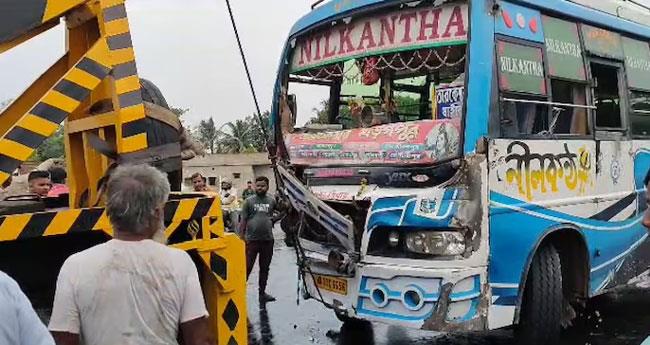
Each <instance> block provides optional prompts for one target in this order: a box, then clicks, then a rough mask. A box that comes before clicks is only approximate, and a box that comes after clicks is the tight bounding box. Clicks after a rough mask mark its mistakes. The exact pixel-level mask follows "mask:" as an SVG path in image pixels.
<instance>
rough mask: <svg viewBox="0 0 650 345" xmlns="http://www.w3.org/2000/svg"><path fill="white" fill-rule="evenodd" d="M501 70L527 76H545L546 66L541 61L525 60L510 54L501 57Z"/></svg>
mask: <svg viewBox="0 0 650 345" xmlns="http://www.w3.org/2000/svg"><path fill="white" fill-rule="evenodd" d="M500 62H501V71H503V72H510V73H516V74H522V75H526V76H535V77H540V78H543V77H544V67H543V66H542V63H541V62H539V61H533V60H524V59H518V58H513V57H508V56H502V57H501V58H500Z"/></svg>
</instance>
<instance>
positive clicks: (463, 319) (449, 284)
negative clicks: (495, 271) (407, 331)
mask: <svg viewBox="0 0 650 345" xmlns="http://www.w3.org/2000/svg"><path fill="white" fill-rule="evenodd" d="M332 280H334V281H335V282H334V283H333V282H332ZM341 280H345V282H346V285H347V289H346V291H342V289H340V288H334V289H333V288H331V287H332V286H335V287H336V286H338V287H340V286H341ZM305 283H306V284H305V285H306V288H307V291H306V292H307V294H308V295H309V296H311V297H314V298H321V296H322V299H323V302H325V303H326V304H327V305H329V306H330V307H332V308H333V309H335V311H336V313H337V314H339V315H343V316H346V317H350V318H358V319H365V320H369V321H379V322H384V323H390V324H399V325H402V326H406V327H411V328H418V329H426V330H431V331H440V332H450V331H475V330H485V329H487V315H488V307H489V289H488V288H487V268H486V267H472V268H445V269H441V268H412V267H404V266H396V265H383V264H359V265H358V266H357V270H356V274H355V276H354V277H350V278H341V277H327V276H324V275H315V276H314V277H313V278H312V277H311V276H309V275H306V276H305ZM316 285H318V286H319V288H318V290H317V289H316ZM319 292H320V293H319Z"/></svg>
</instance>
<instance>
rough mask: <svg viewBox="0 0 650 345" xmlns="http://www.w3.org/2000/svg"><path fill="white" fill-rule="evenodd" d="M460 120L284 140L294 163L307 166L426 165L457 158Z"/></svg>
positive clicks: (392, 126)
mask: <svg viewBox="0 0 650 345" xmlns="http://www.w3.org/2000/svg"><path fill="white" fill-rule="evenodd" d="M459 140H460V119H458V118H456V119H450V120H423V121H413V122H401V123H392V124H387V125H380V126H375V127H371V128H358V129H350V130H344V131H337V132H324V133H294V134H289V135H287V136H286V137H285V144H286V148H287V150H288V151H289V156H290V157H291V163H293V164H298V165H307V166H326V165H339V164H341V165H350V164H357V165H358V164H370V163H372V164H425V163H434V162H437V161H439V160H442V159H445V158H451V157H452V156H454V155H457V154H458V150H459Z"/></svg>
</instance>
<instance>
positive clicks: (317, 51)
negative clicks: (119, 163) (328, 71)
mask: <svg viewBox="0 0 650 345" xmlns="http://www.w3.org/2000/svg"><path fill="white" fill-rule="evenodd" d="M321 38H323V36H321V35H318V36H316V39H315V40H316V53H315V54H314V60H317V61H318V60H320V40H321Z"/></svg>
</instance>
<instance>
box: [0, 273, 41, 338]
mask: <svg viewBox="0 0 650 345" xmlns="http://www.w3.org/2000/svg"><path fill="white" fill-rule="evenodd" d="M0 320H1V321H0V344H2V345H54V340H53V339H52V336H51V335H50V333H49V332H48V331H47V328H45V325H44V324H43V322H41V320H40V319H39V318H38V315H36V312H35V311H34V309H33V308H32V304H31V303H30V302H29V300H28V299H27V296H25V294H24V293H23V292H22V291H21V290H20V287H19V286H18V283H16V281H15V280H13V279H11V277H9V276H8V275H6V274H4V273H3V272H0Z"/></svg>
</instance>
